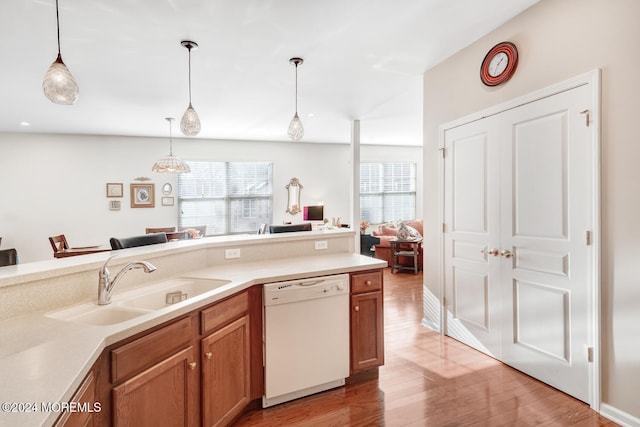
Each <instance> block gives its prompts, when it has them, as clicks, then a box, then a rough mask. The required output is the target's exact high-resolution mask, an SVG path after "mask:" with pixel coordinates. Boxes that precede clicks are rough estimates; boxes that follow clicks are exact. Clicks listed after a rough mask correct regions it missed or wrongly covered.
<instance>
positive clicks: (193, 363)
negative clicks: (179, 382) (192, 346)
mask: <svg viewBox="0 0 640 427" xmlns="http://www.w3.org/2000/svg"><path fill="white" fill-rule="evenodd" d="M196 366H198V364H197V363H196V362H191V363H189V369H191V370H192V371H193V370H194V369H196Z"/></svg>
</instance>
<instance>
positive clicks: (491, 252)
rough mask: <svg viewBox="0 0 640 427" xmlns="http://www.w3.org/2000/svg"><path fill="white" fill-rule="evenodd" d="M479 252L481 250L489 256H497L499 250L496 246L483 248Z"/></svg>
mask: <svg viewBox="0 0 640 427" xmlns="http://www.w3.org/2000/svg"><path fill="white" fill-rule="evenodd" d="M480 252H482V253H483V254H485V255H491V256H498V255H500V250H498V248H493V249H491V250H490V251H488V250H486V249H483V250H481V251H480Z"/></svg>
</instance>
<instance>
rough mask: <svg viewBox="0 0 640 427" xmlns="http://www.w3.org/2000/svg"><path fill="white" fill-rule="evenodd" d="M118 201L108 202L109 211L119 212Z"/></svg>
mask: <svg viewBox="0 0 640 427" xmlns="http://www.w3.org/2000/svg"><path fill="white" fill-rule="evenodd" d="M120 206H121V204H120V200H110V201H109V210H110V211H119V210H120Z"/></svg>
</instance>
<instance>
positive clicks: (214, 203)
mask: <svg viewBox="0 0 640 427" xmlns="http://www.w3.org/2000/svg"><path fill="white" fill-rule="evenodd" d="M187 163H188V164H189V167H190V168H191V172H190V173H182V174H180V175H179V177H178V207H179V212H180V213H179V218H178V224H179V226H180V227H193V226H201V225H206V226H207V235H222V234H234V233H252V232H255V231H257V230H258V227H259V226H260V224H270V223H271V222H272V221H271V219H272V209H271V205H272V201H273V185H272V181H273V172H272V164H271V163H264V162H192V161H189V162H187Z"/></svg>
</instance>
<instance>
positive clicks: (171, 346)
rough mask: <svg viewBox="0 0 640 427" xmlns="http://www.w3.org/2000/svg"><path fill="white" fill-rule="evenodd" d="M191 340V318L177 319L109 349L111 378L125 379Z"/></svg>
mask: <svg viewBox="0 0 640 427" xmlns="http://www.w3.org/2000/svg"><path fill="white" fill-rule="evenodd" d="M190 342H191V318H190V317H187V318H184V319H182V320H178V321H177V322H175V323H172V324H170V325H168V326H165V327H163V328H162V329H159V330H157V331H155V332H151V333H150V334H148V335H146V336H144V337H142V338H140V339H137V340H135V341H132V342H130V343H129V344H125V345H123V346H122V347H120V348H117V349H115V350H112V351H111V380H112V381H113V382H117V381H120V380H122V379H125V378H127V377H129V376H131V375H132V374H134V373H136V372H139V371H140V370H142V369H144V368H147V367H149V366H151V365H153V364H154V363H157V362H158V361H159V360H162V359H164V358H165V357H167V356H168V355H170V354H172V353H174V352H175V350H177V349H179V348H180V347H183V346H186V345H188V344H189V343H190Z"/></svg>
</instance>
